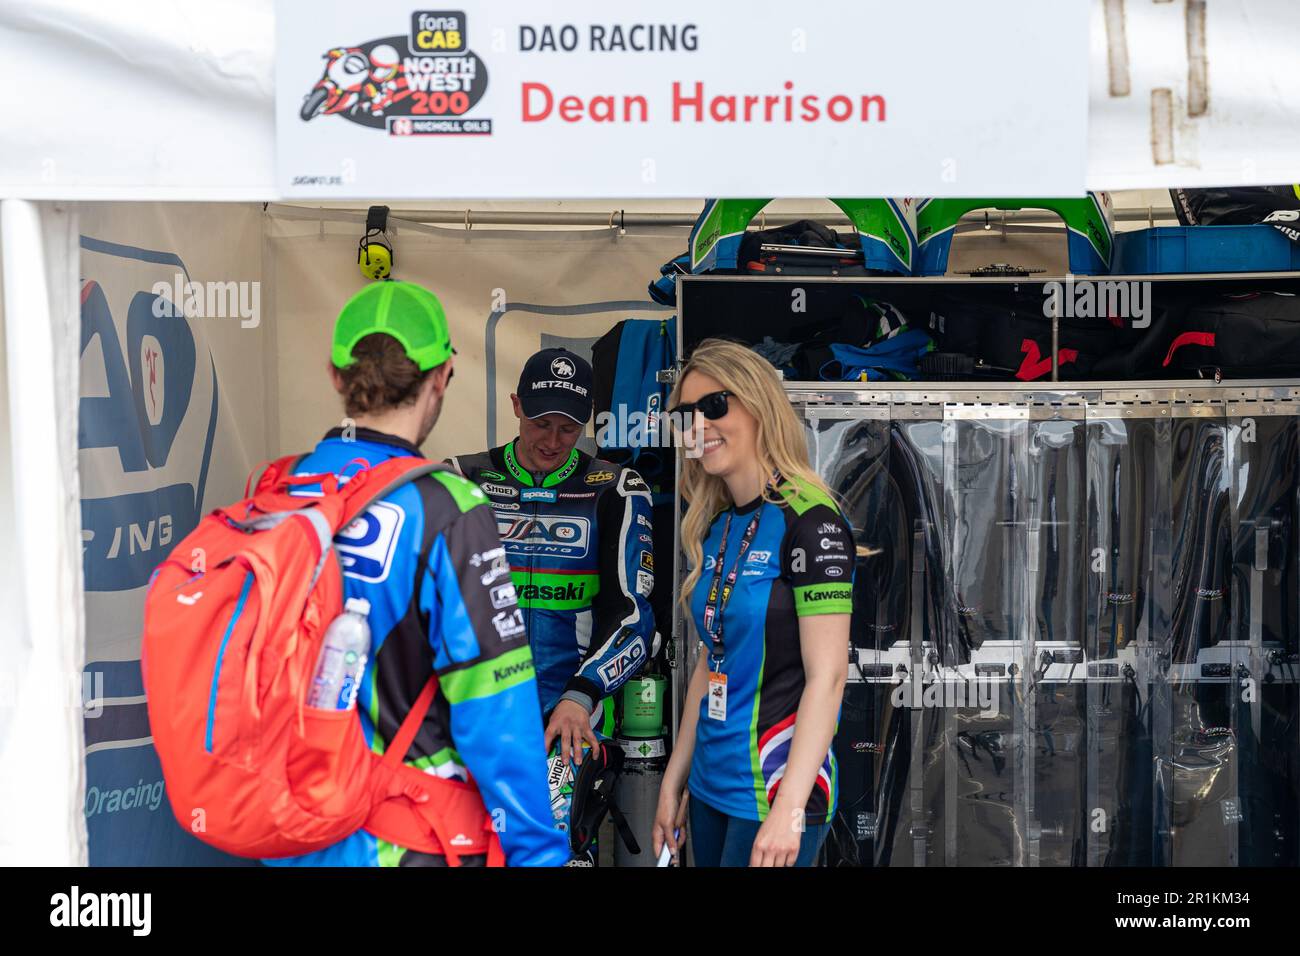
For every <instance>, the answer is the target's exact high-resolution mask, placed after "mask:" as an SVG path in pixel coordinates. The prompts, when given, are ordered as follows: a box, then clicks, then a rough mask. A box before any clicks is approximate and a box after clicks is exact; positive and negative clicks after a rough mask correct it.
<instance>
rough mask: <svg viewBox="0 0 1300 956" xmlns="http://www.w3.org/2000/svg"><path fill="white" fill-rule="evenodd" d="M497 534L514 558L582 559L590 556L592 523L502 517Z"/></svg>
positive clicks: (581, 520) (555, 519)
mask: <svg viewBox="0 0 1300 956" xmlns="http://www.w3.org/2000/svg"><path fill="white" fill-rule="evenodd" d="M497 531H498V533H499V534H500V535H501V541H502V543H504V544H505V546H506V549H507V550H508V551H510V552H511V553H513V554H543V555H552V556H555V557H561V558H581V557H585V556H586V554H587V550H588V546H589V543H590V537H591V522H590V521H589V520H588V519H587V518H569V517H559V516H549V515H538V516H537V517H521V516H513V515H506V514H499V515H497Z"/></svg>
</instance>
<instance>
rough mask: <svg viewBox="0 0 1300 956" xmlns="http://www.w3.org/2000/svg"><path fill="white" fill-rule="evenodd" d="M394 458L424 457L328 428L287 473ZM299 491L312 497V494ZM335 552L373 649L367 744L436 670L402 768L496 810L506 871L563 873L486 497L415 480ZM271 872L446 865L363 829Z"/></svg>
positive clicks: (390, 725)
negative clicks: (361, 602)
mask: <svg viewBox="0 0 1300 956" xmlns="http://www.w3.org/2000/svg"><path fill="white" fill-rule="evenodd" d="M397 455H420V451H419V449H418V448H416V447H415V446H414V445H412V444H410V443H409V442H407V441H405V440H403V439H401V438H397V437H395V436H392V435H387V434H384V433H382V432H377V431H373V430H371V429H367V428H357V429H356V432H355V437H353V436H352V435H347V436H345V435H344V433H343V432H342V430H341V429H337V428H336V429H334V430H332V431H330V432H329V433H328V434H327V435H326V436H325V438H324V439H323V440H322V441H321V442H320V443H319V444H318V445H317V446H316V449H315V451H313V452H312V453H311V454H309V455H307V456H306V457H305V458H304V459H303V460H302V461H300V462H299V463H298V465H297V467H296V468H295V472H296V473H297V474H299V475H308V474H322V473H329V472H332V473H334V474H338V475H340V476H341V477H343V478H346V477H347V476H348V475H349V474H350V473H351V472H352V471H353V470H354V469H356V468H357V467H358V464H357V459H361V461H362V462H364V463H366V464H367V465H376V464H378V463H379V462H381V461H384V460H386V459H388V458H391V457H394V456H397ZM295 493H303V494H313V493H316V494H319V490H318V487H317V486H311V485H307V486H304V487H302V488H301V489H299V490H298V491H297V492H295ZM334 544H335V548H336V550H337V552H338V556H339V560H340V562H341V564H342V567H343V591H344V597H345V598H353V597H359V598H365V599H366V600H367V601H369V602H370V614H369V623H370V642H371V652H370V656H369V659H368V660H367V661H366V667H365V671H364V672H363V675H362V682H361V687H360V690H359V692H358V695H357V709H358V711H359V712H360V716H361V722H362V727H363V729H364V731H365V735H366V739H367V741H368V742H369V743H370V745H371V747H372V748H373V749H375V750H376V751H379V752H382V751H383V747H384V742H385V741H387V740H391V739H392V738H393V736H394V735H395V734H396V733H397V728H398V727H399V726H400V725H401V722H402V719H403V718H404V717H405V716H406V714H407V712H408V711H409V710H410V708H411V706H412V705H413V704H414V703H415V699H416V697H417V696H418V695H419V693H420V691H421V689H422V688H423V687H424V684H425V682H426V681H427V680H428V678H429V668H430V667H431V666H432V668H433V669H434V670H435V671H436V672H437V674H438V693H437V696H436V698H435V699H434V702H433V705H432V706H431V707H430V709H429V714H428V716H427V717H426V718H425V720H424V724H423V725H422V726H421V727H420V730H419V732H418V733H417V734H416V736H415V740H414V742H413V743H412V744H411V749H410V751H409V752H408V755H407V759H406V762H407V763H408V764H410V765H412V766H414V767H417V768H419V769H420V770H423V771H424V772H425V773H429V774H436V775H438V776H440V777H455V778H459V779H465V778H466V774H467V773H468V774H472V775H473V778H474V782H475V783H476V784H477V785H478V788H479V791H480V792H481V794H482V796H483V801H484V804H485V805H486V806H487V808H488V810H489V811H496V810H497V809H500V810H502V811H504V814H505V819H506V820H507V821H508V825H507V826H505V827H504V828H502V830H501V833H500V837H501V846H502V849H503V850H504V851H505V855H506V863H507V865H509V866H562V865H564V864H565V862H566V861H567V860H568V859H569V856H570V854H569V850H568V846H567V841H566V840H565V838H564V835H563V834H561V833H560V832H559V831H557V830H556V829H555V826H554V819H553V817H552V815H551V807H550V796H549V789H548V786H547V781H546V775H547V768H546V759H545V755H544V754H543V753H542V725H541V723H540V719H541V713H540V711H539V709H538V704H537V685H536V680H535V677H534V668H533V660H532V654H531V652H530V650H529V647H528V640H527V635H526V633H525V631H524V625H523V620H522V616H521V614H520V612H519V610H518V608H517V607H516V603H515V597H514V588H513V586H512V585H511V583H510V575H509V565H508V564H507V562H506V559H505V553H504V552H503V551H502V549H501V543H500V541H498V540H497V535H496V524H495V522H494V521H493V519H492V512H491V510H490V509H489V508H488V503H487V501H486V500H485V498H484V497H483V495H482V493H481V492H480V491H479V490H478V489H477V488H476V487H475V486H474V485H472V484H471V483H470V482H468V481H466V480H465V479H464V478H461V477H460V476H458V475H454V474H452V473H450V472H446V471H443V472H435V473H433V474H430V475H425V476H422V477H420V478H418V479H416V480H415V481H413V482H411V483H409V484H406V485H403V486H401V487H400V488H398V489H396V490H395V491H393V492H392V493H391V494H389V495H387V496H386V497H385V498H383V499H381V500H380V501H377V502H375V503H374V504H372V505H371V506H370V508H368V509H367V510H366V511H365V512H364V513H363V514H362V515H361V516H360V517H358V518H357V519H356V520H355V521H353V522H352V523H351V524H349V525H348V526H347V527H346V528H344V529H343V530H342V531H340V532H339V533H338V534H337V535H336V536H335V538H334ZM425 556H427V558H426V557H425ZM422 559H423V560H422ZM417 576H418V577H417ZM266 862H268V863H276V864H280V865H295V864H296V865H309V866H386V865H397V866H416V865H427V866H438V865H445V860H443V858H441V857H434V856H432V855H430V854H425V853H421V852H418V851H415V850H409V849H406V848H404V847H399V846H394V845H392V844H390V843H387V842H385V841H383V840H379V839H377V838H376V837H374V836H372V835H371V834H369V833H367V832H365V831H364V830H359V831H357V832H356V833H354V834H352V835H351V836H350V837H348V838H347V839H345V840H343V841H341V842H339V843H336V844H335V845H334V846H331V847H327V848H326V849H324V850H319V851H317V852H315V853H309V854H307V855H305V856H299V857H292V858H289V859H285V860H268V861H266Z"/></svg>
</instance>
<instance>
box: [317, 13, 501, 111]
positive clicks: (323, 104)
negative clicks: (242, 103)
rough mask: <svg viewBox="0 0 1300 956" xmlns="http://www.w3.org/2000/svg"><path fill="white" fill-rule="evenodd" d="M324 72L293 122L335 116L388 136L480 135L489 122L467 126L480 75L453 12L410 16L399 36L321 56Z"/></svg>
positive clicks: (460, 16) (483, 85)
mask: <svg viewBox="0 0 1300 956" xmlns="http://www.w3.org/2000/svg"><path fill="white" fill-rule="evenodd" d="M323 59H324V60H325V69H324V71H323V73H322V74H321V77H320V79H318V80H317V81H316V85H315V86H313V87H312V88H311V90H309V91H308V93H307V95H306V96H305V97H303V102H302V108H301V109H300V110H299V116H300V117H301V118H302V119H303V121H305V122H306V121H310V120H312V119H315V118H316V117H318V116H339V117H342V118H343V119H345V120H348V121H349V122H352V123H357V124H359V125H361V126H369V127H371V128H373V129H386V130H387V131H388V133H389V135H390V136H438V135H444V136H445V135H452V136H468V135H474V136H486V135H489V134H490V133H491V132H492V121H491V120H490V119H479V118H474V119H470V118H468V117H467V116H466V115H465V114H466V113H468V112H469V111H470V110H472V109H473V108H474V106H475V104H476V103H478V101H479V100H481V99H482V98H483V94H484V93H485V92H486V91H487V85H488V72H487V67H486V66H485V65H484V64H483V61H482V60H481V59H479V57H478V56H476V55H475V54H474V52H473V51H472V50H470V49H469V46H468V32H467V28H466V17H465V14H464V12H462V11H460V10H416V11H415V12H414V13H412V14H411V23H410V30H409V31H408V32H407V34H406V35H405V36H401V35H398V36H387V37H381V38H379V39H375V40H366V41H363V42H361V43H357V44H354V45H351V46H337V47H334V48H333V49H331V50H327V51H326V52H325V53H324V54H323Z"/></svg>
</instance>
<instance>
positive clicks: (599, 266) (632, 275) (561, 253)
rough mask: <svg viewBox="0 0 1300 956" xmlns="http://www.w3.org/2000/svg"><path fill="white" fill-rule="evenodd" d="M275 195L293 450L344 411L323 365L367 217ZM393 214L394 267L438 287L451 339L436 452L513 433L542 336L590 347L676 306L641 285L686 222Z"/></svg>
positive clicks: (283, 437)
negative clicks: (492, 226) (529, 227)
mask: <svg viewBox="0 0 1300 956" xmlns="http://www.w3.org/2000/svg"><path fill="white" fill-rule="evenodd" d="M276 209H279V210H281V211H280V212H278V213H275V214H273V215H270V216H269V217H268V225H267V234H268V236H269V247H270V253H269V257H268V274H269V275H271V276H272V286H273V291H274V296H275V309H274V316H275V323H274V329H273V334H274V335H275V346H274V349H275V354H276V356H277V378H278V384H279V392H278V400H277V403H276V404H277V405H278V407H279V412H280V428H279V435H278V438H277V440H276V441H275V442H274V446H275V447H274V450H275V452H276V453H283V454H288V453H290V452H293V451H302V450H305V449H307V448H310V447H311V446H312V445H313V444H314V443H315V442H316V441H317V439H319V438H320V436H321V435H322V434H324V432H325V431H326V429H328V428H331V427H333V426H335V425H338V424H340V422H341V421H342V415H343V411H342V407H341V405H340V402H339V398H338V396H337V395H336V394H334V392H333V389H332V388H331V386H330V382H329V378H328V376H327V374H326V368H327V364H328V361H329V343H330V333H331V329H332V328H333V324H334V318H335V316H337V315H338V312H339V309H340V307H341V306H342V305H343V303H344V302H345V301H347V299H348V297H349V296H351V295H352V294H353V293H355V292H356V291H357V290H358V289H360V288H361V287H362V285H364V284H365V283H366V282H367V281H368V280H366V279H365V278H363V277H362V275H361V273H360V271H359V270H358V269H357V267H356V257H357V240H358V239H359V238H360V237H361V234H362V233H363V232H364V231H365V230H364V222H365V217H364V216H363V215H359V214H345V213H340V212H332V213H328V214H324V215H323V216H322V215H317V214H316V213H314V212H312V211H310V210H305V209H304V210H301V211H298V210H294V209H292V208H286V207H273V210H272V211H273V213H274V212H275V210H276ZM290 217H292V218H290ZM390 222H391V220H390ZM395 225H396V235H395V238H394V247H395V258H396V268H395V269H394V275H395V276H397V277H398V278H402V279H409V280H411V281H413V282H419V283H421V284H423V285H425V286H427V287H428V288H430V289H432V290H433V291H434V292H435V293H436V294H437V295H438V297H439V298H440V299H441V301H442V303H443V307H444V308H445V309H446V311H447V317H448V321H449V323H450V326H451V338H452V342H453V344H454V345H455V347H456V349H457V352H458V354H457V356H456V378H455V381H454V382H453V383H452V386H451V391H450V392H449V394H448V399H447V404H446V406H445V407H444V410H443V414H442V418H441V419H440V421H439V423H438V425H437V427H436V428H435V429H434V431H433V434H432V435H431V436H430V437H429V440H428V441H427V442H426V443H425V446H424V451H425V453H426V454H428V455H430V456H431V457H434V458H442V457H445V456H447V455H452V454H457V453H463V452H470V451H475V450H479V449H482V448H485V447H487V446H488V445H489V444H490V443H501V442H504V441H507V440H509V439H510V438H512V437H514V435H515V434H516V432H515V419H514V415H513V412H512V410H511V405H510V393H511V392H513V391H514V390H515V385H516V383H517V382H518V377H519V370H520V368H522V366H523V363H524V361H525V360H526V359H527V358H528V356H529V355H531V354H532V353H533V352H534V351H536V350H537V349H539V348H542V347H545V346H551V345H557V344H562V345H565V346H566V347H568V348H571V349H573V350H574V351H576V352H579V353H580V354H586V355H587V356H588V357H589V356H590V347H591V343H592V342H594V341H595V339H597V338H599V337H600V336H601V335H603V334H604V333H605V332H607V331H608V330H609V329H610V327H611V326H613V325H614V324H615V323H616V322H618V321H620V320H622V319H626V318H666V317H668V316H669V315H671V314H672V310H670V309H666V308H665V307H663V306H660V305H657V304H655V303H653V302H651V301H650V299H649V298H648V296H647V294H646V285H647V284H648V283H649V282H650V280H651V279H653V278H657V277H658V275H659V267H660V266H661V265H662V264H663V263H664V262H666V261H668V260H669V259H671V258H672V257H673V256H676V255H680V254H681V252H682V251H683V250H684V249H685V248H686V240H687V230H685V229H681V228H663V229H660V228H654V229H650V228H645V229H637V230H628V233H627V234H626V235H619V233H618V230H610V229H594V230H581V231H570V232H565V231H557V230H553V231H523V230H519V231H504V230H485V229H480V228H474V229H472V230H465V229H463V228H461V229H448V228H438V227H431V226H424V225H420V224H417V223H409V222H402V221H400V220H398V221H396V223H395Z"/></svg>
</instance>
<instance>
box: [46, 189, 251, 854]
mask: <svg viewBox="0 0 1300 956" xmlns="http://www.w3.org/2000/svg"><path fill="white" fill-rule="evenodd" d="M80 211H81V228H80V235H79V237H78V244H79V249H78V250H77V251H78V253H79V256H80V283H79V285H78V286H76V288H77V289H78V290H79V293H80V301H81V327H80V351H79V354H80V371H81V388H80V396H81V401H80V408H79V416H78V418H79V442H78V447H79V448H80V451H79V455H78V458H79V462H80V466H81V477H82V485H81V495H82V500H81V507H82V514H81V522H82V524H81V527H82V531H81V537H82V545H83V551H84V569H85V586H86V593H85V608H86V620H87V632H86V657H85V660H86V665H85V678H84V679H85V683H86V685H87V688H88V690H89V697H90V699H91V700H90V702H91V706H90V707H88V708H87V711H86V719H85V735H86V746H85V766H86V773H87V781H86V789H85V801H84V812H85V816H86V821H87V827H88V830H89V843H90V855H89V859H90V862H91V864H109V865H114V864H116V865H121V864H138V863H150V864H176V863H218V862H226V861H227V859H228V858H225V857H221V856H220V855H218V854H216V853H215V851H212V850H210V849H209V848H208V847H206V846H205V845H203V844H200V843H199V842H198V841H197V840H196V839H194V838H193V837H192V836H190V835H189V834H187V833H186V832H185V831H184V830H182V829H181V828H180V827H178V826H177V825H176V823H175V822H174V821H173V819H172V814H171V811H170V809H169V806H168V803H167V801H166V799H165V796H164V793H163V784H162V775H161V772H160V769H159V766H158V760H157V756H156V754H155V753H154V750H153V747H152V746H151V740H152V738H151V737H150V733H149V724H148V714H147V709H146V704H145V700H144V690H143V685H142V681H141V676H140V664H139V658H140V631H141V624H142V609H143V600H144V593H145V588H146V584H147V582H148V577H149V574H150V572H151V571H152V570H153V568H154V567H155V566H156V565H157V563H158V562H159V561H161V560H162V559H163V558H164V557H166V555H167V553H168V552H169V551H170V550H171V548H172V547H173V546H174V545H175V543H176V542H177V541H179V540H180V539H181V538H182V537H184V535H186V534H187V533H188V532H189V531H190V530H191V529H192V528H193V527H194V525H195V524H196V523H197V521H198V518H199V516H201V515H202V514H205V513H206V512H208V511H210V510H211V509H212V508H213V507H215V506H217V505H219V504H224V503H227V502H229V501H233V500H235V499H237V498H238V497H240V496H241V495H242V493H243V488H244V481H245V479H246V478H247V476H248V473H249V471H250V470H251V469H252V468H253V467H254V466H255V465H256V464H257V463H258V462H259V461H261V460H263V459H265V458H266V457H267V446H268V435H269V433H270V431H271V430H272V429H273V428H274V418H275V408H274V402H273V401H268V396H269V395H271V394H273V390H272V389H271V388H269V387H268V386H267V384H266V382H267V371H268V369H270V372H271V373H272V374H273V372H274V369H273V365H272V363H270V358H271V356H270V355H269V353H268V349H267V343H268V342H269V340H270V336H268V335H267V327H268V325H269V324H270V322H269V318H268V313H269V311H270V310H269V296H266V295H263V290H262V252H263V235H262V214H261V207H260V205H256V204H221V203H212V204H164V203H139V204H136V203H132V204H125V203H103V204H86V205H83V206H82V207H81V210H80ZM187 282H191V283H193V284H194V285H193V286H189V287H187V286H186V285H185V283H187ZM226 283H233V284H234V285H233V287H232V286H230V285H226ZM218 284H219V285H218ZM178 285H179V290H178ZM160 290H161V293H162V301H161V302H160V301H159V298H158V294H159V292H160ZM200 290H202V291H203V293H204V294H203V296H202V298H201V299H199V298H195V297H194V296H193V295H192V294H191V293H193V292H198V291H200ZM166 300H173V301H174V302H175V303H176V305H177V306H180V307H181V308H185V307H189V311H188V312H187V313H185V314H184V315H182V314H180V312H177V313H175V314H173V310H172V307H171V306H170V305H167V304H166ZM156 304H157V307H155V305H156ZM246 313H247V314H246ZM74 334H75V332H74ZM74 341H76V339H74ZM71 441H72V438H71V437H70V438H69V442H70V443H71Z"/></svg>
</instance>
